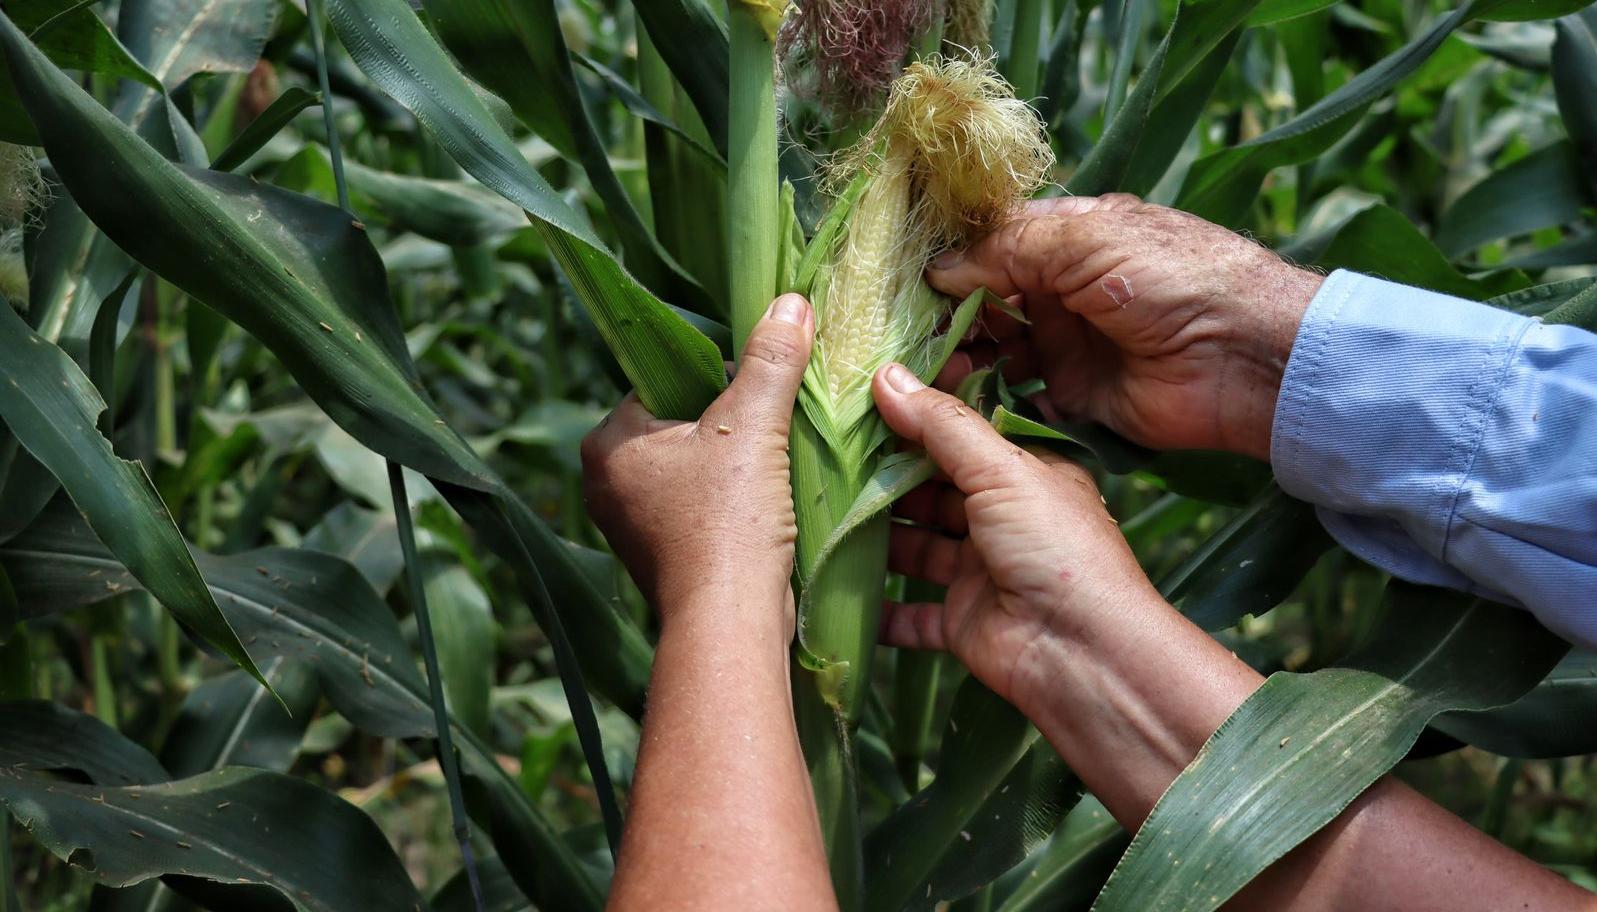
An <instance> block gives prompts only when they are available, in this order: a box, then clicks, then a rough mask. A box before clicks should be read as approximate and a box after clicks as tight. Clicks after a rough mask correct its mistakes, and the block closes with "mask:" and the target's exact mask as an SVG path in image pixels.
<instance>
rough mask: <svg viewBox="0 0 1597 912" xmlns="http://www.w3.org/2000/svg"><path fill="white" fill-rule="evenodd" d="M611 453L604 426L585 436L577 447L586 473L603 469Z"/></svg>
mask: <svg viewBox="0 0 1597 912" xmlns="http://www.w3.org/2000/svg"><path fill="white" fill-rule="evenodd" d="M609 453H610V447H609V443H608V441H607V440H606V439H605V435H604V425H600V426H599V427H597V428H594V429H593V430H591V431H589V432H588V433H587V434H584V435H583V437H582V443H581V444H580V445H579V446H578V447H577V454H578V456H580V457H581V459H582V470H583V471H584V472H588V471H590V470H591V471H597V470H598V469H600V468H602V467H603V465H604V462H605V458H606V457H607V456H608V455H609Z"/></svg>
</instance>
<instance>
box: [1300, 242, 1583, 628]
mask: <svg viewBox="0 0 1597 912" xmlns="http://www.w3.org/2000/svg"><path fill="white" fill-rule="evenodd" d="M1270 462H1271V464H1272V466H1273V468H1274V469H1275V475H1276V479H1277V481H1278V482H1279V483H1280V485H1281V487H1282V488H1283V489H1284V490H1285V491H1286V492H1287V493H1288V494H1291V495H1292V496H1294V497H1297V498H1300V499H1302V500H1306V501H1309V502H1310V503H1313V504H1315V505H1316V506H1317V507H1318V512H1319V516H1320V520H1321V522H1322V523H1324V525H1325V527H1326V529H1327V530H1328V531H1329V532H1330V533H1331V535H1332V536H1333V537H1334V538H1336V540H1337V541H1338V542H1340V543H1341V544H1342V546H1343V547H1345V548H1346V549H1347V550H1349V551H1351V552H1352V553H1354V554H1356V555H1358V556H1359V557H1361V558H1363V559H1364V560H1367V561H1369V562H1370V563H1372V564H1375V565H1376V566H1378V567H1380V568H1382V569H1384V570H1386V571H1388V572H1389V573H1391V574H1392V575H1393V576H1397V577H1400V578H1402V579H1406V580H1410V581H1412V582H1416V583H1427V584H1432V585H1439V586H1450V587H1453V588H1455V589H1461V590H1464V591H1467V592H1472V593H1476V594H1479V595H1483V596H1487V597H1490V598H1493V599H1496V600H1499V601H1503V602H1507V603H1509V604H1513V605H1519V606H1521V607H1524V608H1527V609H1529V610H1530V611H1532V612H1533V613H1534V614H1535V615H1536V616H1537V617H1538V618H1539V619H1540V620H1541V622H1542V623H1543V624H1545V625H1546V626H1547V627H1548V628H1549V629H1551V630H1553V631H1555V632H1556V633H1558V634H1559V635H1561V636H1563V637H1565V638H1566V639H1569V640H1570V641H1572V642H1575V643H1577V644H1580V645H1582V646H1585V647H1587V648H1597V335H1593V334H1591V333H1588V332H1585V331H1583V330H1580V329H1576V328H1574V327H1569V326H1549V325H1546V324H1544V323H1542V322H1541V321H1540V320H1537V319H1533V318H1530V317H1523V316H1519V315H1518V314H1513V313H1509V312H1507V311H1503V310H1498V309H1496V308H1493V307H1490V306H1487V305H1485V304H1477V303H1475V302H1473V301H1465V300H1461V299H1458V298H1453V297H1449V296H1447V295H1441V294H1436V293H1435V292H1429V291H1424V290H1421V289H1418V288H1410V287H1408V286H1405V285H1398V284H1396V283H1393V282H1387V281H1384V280H1381V279H1375V278H1371V277H1369V276H1364V275H1359V274H1358V273H1353V272H1346V271H1338V272H1334V273H1332V274H1331V275H1330V276H1329V277H1328V278H1327V279H1326V280H1325V283H1324V285H1322V286H1321V288H1320V291H1319V293H1318V294H1317V295H1316V296H1315V298H1314V301H1313V303H1312V304H1310V306H1309V310H1308V313H1307V314H1306V315H1305V316H1304V319H1303V323H1302V325H1301V326H1300V327H1299V329H1298V334H1297V339H1296V341H1295V342H1294V344H1293V347H1292V355H1291V357H1290V358H1289V360H1288V361H1287V367H1286V375H1285V377H1284V379H1283V381H1282V384H1281V393H1280V398H1279V399H1278V400H1277V402H1276V413H1275V425H1274V427H1273V429H1272V437H1271V445H1270Z"/></svg>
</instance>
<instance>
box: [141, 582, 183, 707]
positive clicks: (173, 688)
mask: <svg viewBox="0 0 1597 912" xmlns="http://www.w3.org/2000/svg"><path fill="white" fill-rule="evenodd" d="M144 599H145V602H146V604H147V605H149V606H150V607H151V608H153V609H154V610H155V612H156V614H157V615H158V617H159V620H158V621H157V625H158V626H157V630H156V647H155V648H156V653H155V657H156V668H157V673H158V675H159V677H160V681H161V694H162V697H163V699H164V700H165V702H166V706H167V708H168V709H169V710H170V709H172V708H175V707H176V706H177V705H178V704H179V703H181V702H182V701H183V691H184V687H183V665H182V662H181V646H182V642H183V639H182V634H181V633H179V632H178V629H177V621H176V620H175V619H173V617H172V615H171V613H170V612H168V611H164V610H162V609H161V607H160V606H159V605H156V604H155V601H154V600H153V599H151V598H150V597H149V596H147V595H146V596H144Z"/></svg>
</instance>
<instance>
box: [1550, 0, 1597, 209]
mask: <svg viewBox="0 0 1597 912" xmlns="http://www.w3.org/2000/svg"><path fill="white" fill-rule="evenodd" d="M1553 27H1554V29H1556V31H1557V35H1558V37H1557V38H1555V39H1554V40H1553V90H1554V93H1555V94H1556V95H1557V98H1558V112H1559V113H1560V114H1561V115H1563V118H1564V130H1565V132H1567V133H1568V134H1569V141H1570V143H1571V144H1572V145H1574V147H1575V153H1576V155H1577V156H1579V159H1580V162H1581V169H1580V170H1581V173H1582V174H1584V176H1585V178H1586V187H1587V189H1588V190H1589V191H1590V193H1591V194H1592V196H1594V197H1597V9H1593V8H1592V7H1587V8H1586V9H1585V10H1583V11H1581V12H1579V13H1574V14H1571V15H1569V16H1565V17H1564V18H1562V19H1560V20H1558V22H1557V23H1556V24H1555V25H1554V26H1553Z"/></svg>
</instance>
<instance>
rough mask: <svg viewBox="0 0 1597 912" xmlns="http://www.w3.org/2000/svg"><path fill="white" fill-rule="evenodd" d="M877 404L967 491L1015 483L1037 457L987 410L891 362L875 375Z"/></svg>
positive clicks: (885, 417)
mask: <svg viewBox="0 0 1597 912" xmlns="http://www.w3.org/2000/svg"><path fill="white" fill-rule="evenodd" d="M871 393H872V395H874V396H875V397H876V409H877V411H879V412H880V413H881V415H882V418H883V420H885V421H886V422H887V426H888V427H890V428H892V429H893V431H894V433H896V434H898V435H899V436H900V437H903V438H904V439H905V440H909V441H911V442H913V443H918V444H920V445H921V446H923V447H925V448H926V453H927V455H929V456H931V457H932V461H933V462H936V463H937V466H938V468H940V469H942V470H943V471H944V472H945V473H947V475H948V477H949V478H950V479H952V480H953V482H954V486H955V487H957V488H959V489H960V490H961V491H963V492H965V493H966V494H967V495H970V494H977V493H979V492H981V491H990V490H993V489H995V488H1003V487H1009V486H1010V485H1013V484H1015V483H1016V482H1018V481H1019V473H1020V472H1021V471H1022V470H1024V469H1025V468H1027V467H1028V463H1029V462H1031V461H1033V460H1035V459H1036V457H1035V456H1032V455H1031V454H1030V453H1028V452H1026V451H1025V450H1023V449H1021V448H1020V447H1018V446H1015V445H1014V444H1013V443H1010V442H1009V441H1007V440H1005V439H1004V438H1003V437H1002V436H1001V435H999V433H998V432H997V431H995V430H993V426H992V425H991V424H988V423H987V419H985V418H983V417H982V416H981V413H980V412H978V411H976V410H975V409H973V408H971V407H970V406H968V405H966V404H965V403H963V402H961V401H959V399H957V398H955V397H953V396H950V395H948V394H947V393H944V392H941V391H939V390H935V389H932V388H930V387H928V386H926V385H925V384H924V383H921V381H920V379H919V378H918V377H916V376H915V375H914V373H912V372H911V371H910V370H909V368H907V367H904V366H903V365H902V364H889V365H887V366H886V367H883V368H882V369H881V370H879V371H877V372H876V376H875V378H874V379H873V380H872V381H871Z"/></svg>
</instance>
